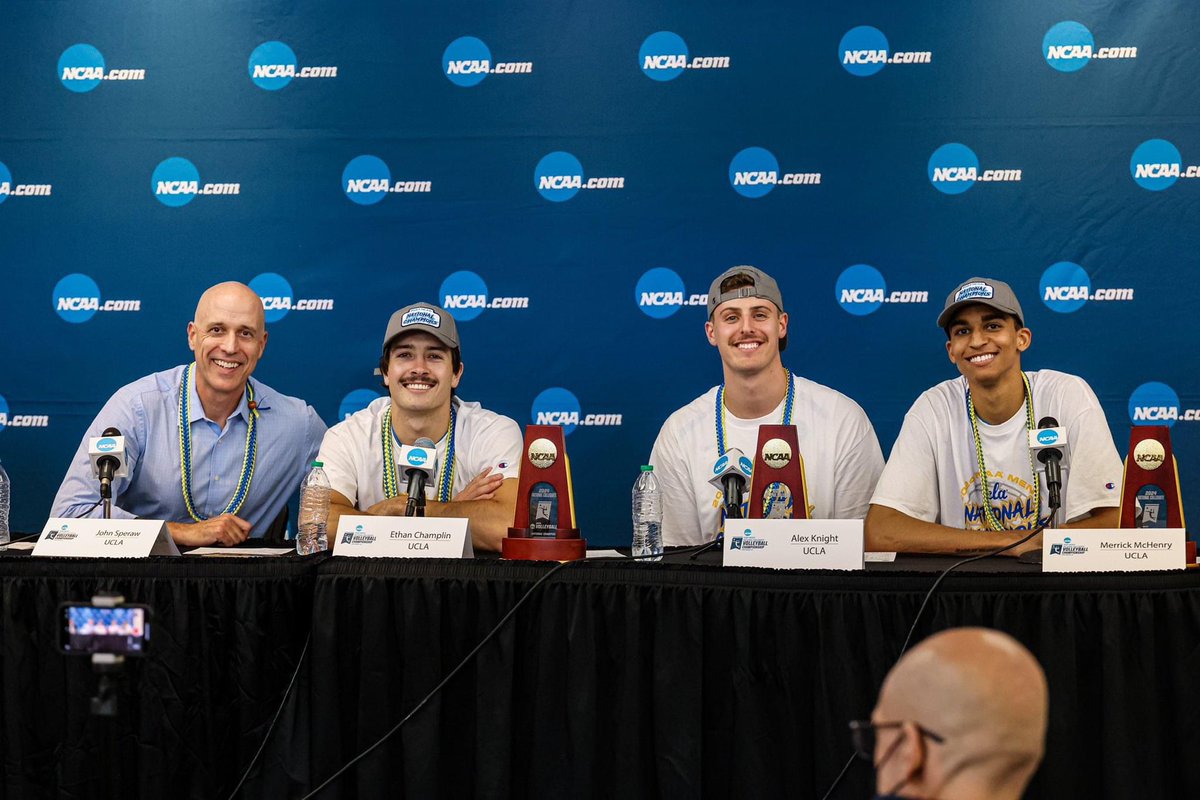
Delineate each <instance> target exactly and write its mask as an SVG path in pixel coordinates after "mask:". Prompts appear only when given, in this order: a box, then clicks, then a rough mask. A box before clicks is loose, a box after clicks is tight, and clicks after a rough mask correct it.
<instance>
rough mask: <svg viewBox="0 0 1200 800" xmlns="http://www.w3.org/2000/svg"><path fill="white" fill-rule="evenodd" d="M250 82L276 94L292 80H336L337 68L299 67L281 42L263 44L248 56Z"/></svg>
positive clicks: (292, 52) (292, 54) (292, 53)
mask: <svg viewBox="0 0 1200 800" xmlns="http://www.w3.org/2000/svg"><path fill="white" fill-rule="evenodd" d="M247 71H248V72H249V73H250V80H252V81H253V82H254V85H255V86H257V87H258V88H260V89H266V90H267V91H268V92H277V91H279V90H280V89H282V88H283V87H285V86H287V85H288V84H289V83H291V82H292V79H294V78H336V77H337V72H338V68H337V67H301V66H299V65H298V63H297V60H296V53H295V51H294V50H292V48H290V47H288V46H287V45H286V44H284V43H283V42H275V41H272V42H263V43H262V44H260V45H259V46H258V47H256V48H254V52H252V53H251V54H250V63H249V65H248V67H247Z"/></svg>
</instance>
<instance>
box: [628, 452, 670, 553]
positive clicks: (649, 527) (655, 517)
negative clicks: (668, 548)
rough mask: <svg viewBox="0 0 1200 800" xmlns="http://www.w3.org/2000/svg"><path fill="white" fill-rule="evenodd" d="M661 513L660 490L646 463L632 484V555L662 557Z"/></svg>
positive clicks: (652, 468)
mask: <svg viewBox="0 0 1200 800" xmlns="http://www.w3.org/2000/svg"><path fill="white" fill-rule="evenodd" d="M662 515H663V512H662V492H661V491H660V490H659V488H658V481H657V480H655V478H654V467H653V465H650V464H647V465H645V466H643V467H642V471H641V472H640V473H638V479H637V481H635V482H634V484H633V555H635V556H649V555H653V556H654V558H646V559H643V560H644V561H659V560H661V559H662V551H663V542H662Z"/></svg>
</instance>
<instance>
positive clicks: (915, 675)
mask: <svg viewBox="0 0 1200 800" xmlns="http://www.w3.org/2000/svg"><path fill="white" fill-rule="evenodd" d="M1047 703H1048V692H1047V687H1046V676H1045V674H1044V673H1043V672H1042V668H1041V666H1040V665H1039V664H1038V662H1037V660H1036V659H1035V658H1034V657H1033V655H1032V654H1031V653H1030V652H1029V651H1028V650H1026V649H1025V647H1024V646H1022V645H1021V643H1020V642H1018V641H1017V640H1016V639H1013V638H1012V637H1011V636H1009V635H1007V634H1005V633H1000V632H999V631H993V630H988V629H986V628H956V629H952V630H948V631H943V632H941V633H938V634H935V635H934V636H931V637H929V638H928V639H926V640H925V641H923V642H921V643H920V644H919V645H917V646H916V647H914V648H913V649H912V650H911V651H909V652H908V653H906V654H905V655H904V657H903V658H901V659H900V661H899V662H897V664H896V666H895V667H893V668H892V670H891V672H889V673H888V676H887V678H886V679H885V680H884V682H883V688H882V689H881V690H880V692H879V702H878V703H877V704H876V706H875V711H874V712H873V713H872V714H871V722H872V723H873V724H874V728H875V753H874V763H875V770H876V791H877V792H879V793H880V794H883V795H898V796H901V797H929V798H933V797H944V798H960V799H962V800H971V799H972V798H1019V797H1020V796H1021V794H1022V792H1023V791H1024V790H1025V787H1026V785H1028V783H1029V780H1030V779H1031V778H1032V777H1033V773H1034V771H1035V770H1036V769H1037V766H1038V764H1039V763H1040V762H1041V759H1042V754H1043V752H1044V748H1045V740H1046V711H1047Z"/></svg>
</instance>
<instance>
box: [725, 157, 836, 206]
mask: <svg viewBox="0 0 1200 800" xmlns="http://www.w3.org/2000/svg"><path fill="white" fill-rule="evenodd" d="M820 183H821V173H819V172H782V173H781V172H780V170H779V160H778V159H777V158H775V154H774V153H772V152H771V151H770V150H767V149H765V148H763V147H747V148H746V149H745V150H741V151H739V152H738V154H737V155H735V156H734V157H733V160H732V161H730V162H729V185H730V186H732V187H733V190H734V191H735V192H737V193H738V194H740V195H741V196H742V197H762V196H763V195H765V194H768V193H769V192H770V191H771V190H772V189H774V188H775V187H776V186H816V185H818V184H820Z"/></svg>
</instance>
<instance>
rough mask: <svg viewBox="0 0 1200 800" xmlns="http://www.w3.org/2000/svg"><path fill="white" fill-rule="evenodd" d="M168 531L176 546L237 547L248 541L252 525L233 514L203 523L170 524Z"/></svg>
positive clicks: (168, 524) (223, 515)
mask: <svg viewBox="0 0 1200 800" xmlns="http://www.w3.org/2000/svg"><path fill="white" fill-rule="evenodd" d="M167 530H168V531H170V532H171V538H172V539H174V540H175V543H176V544H181V545H184V546H186V547H200V546H203V545H210V544H223V545H235V544H240V543H241V542H244V541H246V537H247V536H249V535H250V523H249V522H246V520H244V519H242V518H241V517H235V516H234V515H233V514H222V515H221V516H219V517H213V518H212V519H206V520H204V521H203V522H196V523H186V522H168V523H167Z"/></svg>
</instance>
